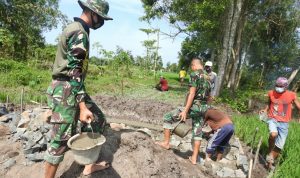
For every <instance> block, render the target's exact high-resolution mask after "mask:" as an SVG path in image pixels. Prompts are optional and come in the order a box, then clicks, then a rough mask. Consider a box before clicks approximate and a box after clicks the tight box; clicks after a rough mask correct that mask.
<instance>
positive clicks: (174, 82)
mask: <svg viewBox="0 0 300 178" xmlns="http://www.w3.org/2000/svg"><path fill="white" fill-rule="evenodd" d="M50 67H51V65H50V66H49V65H45V64H38V63H34V62H28V63H19V62H15V61H11V60H1V61H0V77H1V80H0V87H1V90H0V102H5V101H6V96H9V98H10V101H11V102H13V103H15V104H18V103H20V96H21V90H22V88H23V89H24V90H25V96H24V100H25V102H26V103H31V101H35V102H40V101H41V100H42V102H43V103H46V95H45V91H46V89H47V87H48V85H49V83H50V82H51V70H50V69H49V68H50ZM105 70H106V71H105V73H104V74H103V75H99V73H101V70H100V69H99V68H98V67H97V66H95V65H90V66H89V75H88V78H87V79H86V88H87V92H88V93H89V94H90V95H95V94H105V95H114V96H122V95H123V96H124V97H127V98H135V99H147V100H149V99H150V100H156V101H163V102H167V103H171V104H175V105H179V104H182V103H183V101H184V98H185V95H186V92H187V90H188V87H187V86H183V87H181V86H180V85H179V81H178V74H176V73H168V72H158V73H157V76H156V78H154V76H153V71H144V70H142V69H140V68H137V67H132V68H130V71H131V73H132V77H131V78H128V77H126V78H124V79H123V80H122V78H120V76H119V77H117V75H116V74H117V72H118V71H111V70H109V69H105ZM160 75H163V76H164V77H165V78H166V79H167V80H168V82H169V85H170V91H168V92H159V91H157V90H156V89H154V87H155V85H156V83H158V81H159V76H160ZM122 81H123V82H122ZM187 81H188V79H186V83H187ZM122 83H123V84H122ZM122 86H123V87H122ZM122 88H123V90H122ZM238 97H240V98H238ZM249 97H251V96H250V95H249V93H248V92H244V93H241V94H240V95H237V97H235V98H234V100H233V99H232V97H231V96H230V95H229V94H227V93H225V92H224V95H223V98H220V99H218V101H219V102H226V103H227V104H229V105H230V106H232V107H233V108H234V109H238V108H241V107H242V106H241V105H239V104H240V103H241V102H244V104H243V107H244V105H246V101H247V100H248V99H249ZM239 99H240V100H241V102H240V101H239ZM237 101H238V102H237ZM234 123H235V129H236V134H237V135H238V136H239V137H241V139H242V140H243V141H244V142H245V143H248V144H249V143H251V141H252V137H253V133H254V130H255V128H256V127H258V128H259V132H258V135H257V138H260V136H263V144H262V148H261V153H262V154H263V155H265V154H266V152H267V139H268V129H267V125H266V124H264V123H263V122H261V121H259V120H258V118H257V116H253V115H236V116H234ZM299 132H300V125H299V124H297V123H293V122H292V123H291V124H290V129H289V136H288V139H287V142H286V145H285V148H284V150H283V152H282V156H281V158H280V161H279V166H278V167H277V168H276V172H275V175H274V177H295V175H300V166H299V164H300V158H299V156H298V154H299V153H300V137H299V136H297V135H298V133H299ZM257 140H258V139H257ZM255 145H257V143H255Z"/></svg>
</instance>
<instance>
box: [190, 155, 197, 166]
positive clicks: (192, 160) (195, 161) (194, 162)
mask: <svg viewBox="0 0 300 178" xmlns="http://www.w3.org/2000/svg"><path fill="white" fill-rule="evenodd" d="M189 160H190V161H191V163H192V164H193V165H196V164H197V160H194V159H193V158H192V157H191V156H189Z"/></svg>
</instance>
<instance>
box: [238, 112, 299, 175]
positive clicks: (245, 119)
mask: <svg viewBox="0 0 300 178" xmlns="http://www.w3.org/2000/svg"><path fill="white" fill-rule="evenodd" d="M233 120H234V124H235V133H236V135H237V136H238V137H240V138H241V139H242V140H243V141H244V142H245V143H247V144H248V145H251V142H252V139H253V135H254V132H255V129H256V127H258V128H259V130H258V133H257V136H256V142H255V144H254V145H255V147H256V146H257V144H258V141H259V139H260V137H262V138H263V142H262V145H261V151H260V153H261V154H262V155H264V156H265V155H266V154H267V152H268V150H267V149H268V137H269V133H268V127H267V124H266V123H264V122H262V121H260V120H259V119H258V116H255V115H252V116H242V115H236V116H233ZM299 132H300V124H299V123H296V122H290V125H289V134H288V137H287V140H286V144H285V146H284V149H283V151H282V153H281V156H280V157H279V158H278V160H279V163H278V164H279V165H278V166H277V167H276V172H275V174H274V177H297V176H299V175H300V167H299V164H300V157H299V154H300V137H299Z"/></svg>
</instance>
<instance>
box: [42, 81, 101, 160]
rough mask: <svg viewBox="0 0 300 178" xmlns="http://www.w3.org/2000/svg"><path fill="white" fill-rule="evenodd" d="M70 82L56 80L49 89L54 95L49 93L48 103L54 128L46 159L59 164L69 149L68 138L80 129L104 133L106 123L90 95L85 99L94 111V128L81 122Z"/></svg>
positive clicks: (92, 124) (88, 106)
mask: <svg viewBox="0 0 300 178" xmlns="http://www.w3.org/2000/svg"><path fill="white" fill-rule="evenodd" d="M69 83H70V82H68V81H56V80H54V81H53V82H52V86H50V87H49V88H50V89H48V91H53V92H52V95H51V94H50V93H48V94H49V95H48V105H49V107H50V108H51V109H52V117H51V120H50V123H52V124H53V128H52V130H51V131H52V132H51V142H50V145H49V146H48V150H47V153H46V155H45V160H46V161H47V162H49V163H52V164H59V163H60V162H61V161H62V160H63V157H64V153H65V152H66V151H67V150H68V149H69V148H68V146H67V142H68V140H69V139H70V138H71V137H72V136H73V135H75V134H76V133H77V132H78V131H79V129H80V131H81V132H91V131H92V129H93V131H94V132H97V133H103V132H104V129H105V125H106V119H105V116H104V114H103V113H102V111H101V110H100V109H99V107H98V106H97V105H96V104H95V103H94V102H93V101H92V99H91V98H90V97H89V95H86V96H85V99H84V100H85V104H86V106H87V108H88V109H89V110H90V111H91V112H92V113H93V116H94V118H95V121H94V122H92V123H91V127H92V129H91V128H89V127H88V126H87V124H82V125H80V124H79V123H80V121H79V107H78V105H77V104H75V103H76V102H75V96H74V95H73V94H72V92H71V90H72V87H70V86H71V85H70V84H69ZM51 87H54V88H51ZM74 104H75V105H74Z"/></svg>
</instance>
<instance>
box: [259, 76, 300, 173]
mask: <svg viewBox="0 0 300 178" xmlns="http://www.w3.org/2000/svg"><path fill="white" fill-rule="evenodd" d="M287 88H288V80H287V79H286V78H284V77H279V78H278V79H277V80H276V84H275V89H274V90H271V91H269V92H268V97H269V105H268V106H266V108H265V109H263V110H261V111H260V113H263V112H265V113H267V115H268V118H269V120H268V121H267V123H268V125H269V131H270V136H269V154H268V156H267V159H266V160H267V162H268V165H267V167H268V168H269V169H270V168H272V166H273V163H274V160H275V159H276V158H277V157H278V155H279V153H280V151H281V150H282V149H283V146H284V144H285V141H286V138H287V135H288V127H289V125H288V122H289V121H290V120H291V118H292V117H291V116H292V104H293V103H294V104H295V105H296V107H297V108H298V110H299V111H300V101H299V100H298V99H297V95H296V93H294V92H291V91H288V90H287Z"/></svg>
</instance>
